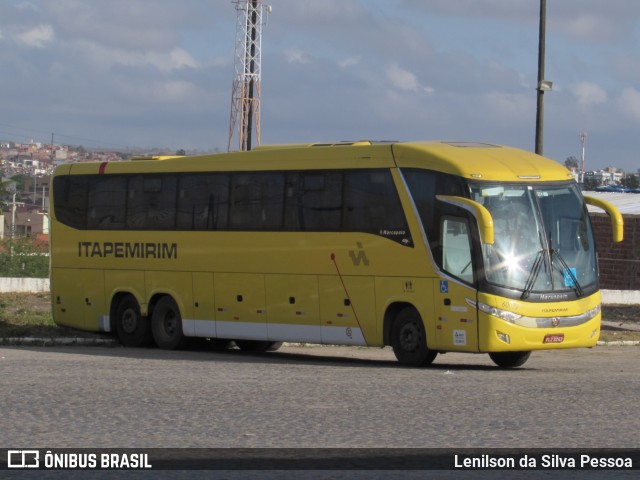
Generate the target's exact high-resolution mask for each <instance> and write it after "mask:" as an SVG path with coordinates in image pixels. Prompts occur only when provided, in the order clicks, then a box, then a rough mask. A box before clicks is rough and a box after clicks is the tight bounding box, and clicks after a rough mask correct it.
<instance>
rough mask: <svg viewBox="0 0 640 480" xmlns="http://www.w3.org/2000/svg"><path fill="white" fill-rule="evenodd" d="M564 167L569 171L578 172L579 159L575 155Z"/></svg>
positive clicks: (565, 162) (569, 158)
mask: <svg viewBox="0 0 640 480" xmlns="http://www.w3.org/2000/svg"><path fill="white" fill-rule="evenodd" d="M564 166H565V167H567V168H568V169H569V170H577V169H578V159H577V158H576V157H574V156H573V155H572V156H570V157H567V159H566V160H565V161H564Z"/></svg>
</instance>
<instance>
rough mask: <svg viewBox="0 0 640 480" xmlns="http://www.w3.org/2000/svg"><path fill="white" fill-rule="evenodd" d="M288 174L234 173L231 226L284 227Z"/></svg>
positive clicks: (233, 227) (274, 229)
mask: <svg viewBox="0 0 640 480" xmlns="http://www.w3.org/2000/svg"><path fill="white" fill-rule="evenodd" d="M283 212H284V174H281V173H259V174H243V173H238V174H234V175H233V176H232V178H231V195H230V212H229V228H230V229H232V230H256V231H270V230H271V231H276V230H280V229H282V223H283V222H282V220H283Z"/></svg>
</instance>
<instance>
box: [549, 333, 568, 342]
mask: <svg viewBox="0 0 640 480" xmlns="http://www.w3.org/2000/svg"><path fill="white" fill-rule="evenodd" d="M562 342H564V333H550V334H549V335H545V336H544V343H562Z"/></svg>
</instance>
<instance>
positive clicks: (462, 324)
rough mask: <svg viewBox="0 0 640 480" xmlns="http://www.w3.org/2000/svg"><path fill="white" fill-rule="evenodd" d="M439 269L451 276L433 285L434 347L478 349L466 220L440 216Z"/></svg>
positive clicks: (475, 297) (471, 262)
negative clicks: (436, 345)
mask: <svg viewBox="0 0 640 480" xmlns="http://www.w3.org/2000/svg"><path fill="white" fill-rule="evenodd" d="M441 227H442V228H441V237H440V240H441V246H442V269H443V270H444V271H445V272H446V273H447V274H448V275H450V276H451V277H450V278H448V277H442V278H440V279H436V282H435V285H434V290H435V291H434V298H435V318H436V340H437V344H438V348H442V349H443V350H452V351H456V350H457V351H465V352H477V351H478V314H477V309H476V307H475V305H476V302H477V294H478V292H477V290H476V289H475V288H474V287H473V284H474V278H473V275H474V268H473V256H472V254H471V235H470V229H469V220H468V219H467V218H464V217H453V216H444V217H443V218H442V225H441Z"/></svg>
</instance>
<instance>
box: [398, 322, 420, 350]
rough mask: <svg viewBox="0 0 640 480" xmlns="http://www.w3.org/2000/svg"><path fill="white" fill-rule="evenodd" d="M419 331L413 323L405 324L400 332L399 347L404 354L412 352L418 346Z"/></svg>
mask: <svg viewBox="0 0 640 480" xmlns="http://www.w3.org/2000/svg"><path fill="white" fill-rule="evenodd" d="M420 340H421V336H420V330H419V329H418V326H417V325H416V324H415V323H407V324H405V325H403V327H402V329H401V330H400V346H401V347H402V349H403V350H404V351H405V352H414V351H415V350H416V349H417V348H418V346H419V345H420Z"/></svg>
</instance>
